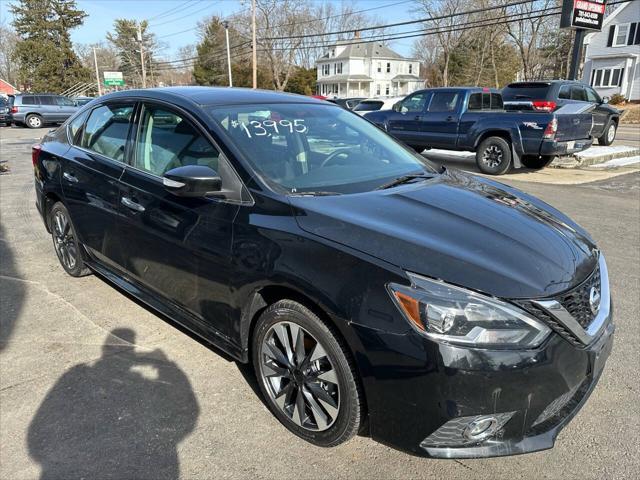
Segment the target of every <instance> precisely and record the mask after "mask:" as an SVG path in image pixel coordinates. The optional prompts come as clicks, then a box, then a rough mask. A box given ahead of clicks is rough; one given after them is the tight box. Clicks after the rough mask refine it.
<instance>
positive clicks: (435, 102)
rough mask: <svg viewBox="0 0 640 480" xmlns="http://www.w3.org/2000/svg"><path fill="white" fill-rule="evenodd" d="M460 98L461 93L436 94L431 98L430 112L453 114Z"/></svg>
mask: <svg viewBox="0 0 640 480" xmlns="http://www.w3.org/2000/svg"><path fill="white" fill-rule="evenodd" d="M459 98H460V93H459V92H436V93H434V94H433V97H432V98H431V103H430V104H429V112H432V113H435V112H453V111H455V109H456V105H457V104H458V99H459Z"/></svg>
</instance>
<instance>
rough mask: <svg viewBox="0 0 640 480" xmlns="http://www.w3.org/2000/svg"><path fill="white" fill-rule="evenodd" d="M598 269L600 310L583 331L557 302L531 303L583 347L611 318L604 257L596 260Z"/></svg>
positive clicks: (538, 301) (533, 301)
mask: <svg viewBox="0 0 640 480" xmlns="http://www.w3.org/2000/svg"><path fill="white" fill-rule="evenodd" d="M598 264H599V267H600V309H599V310H598V314H597V315H596V317H595V318H594V319H593V321H592V322H591V323H590V324H589V326H588V327H587V328H586V329H584V328H582V326H581V325H580V324H579V323H578V321H577V320H576V319H575V318H573V316H572V315H571V314H570V313H569V312H568V311H567V310H566V309H565V308H564V307H563V306H562V304H561V303H560V302H558V301H557V300H532V303H534V304H536V305H538V306H539V307H542V308H544V309H545V310H547V311H548V312H549V313H550V314H552V315H553V316H554V317H555V318H557V319H558V320H559V321H560V322H562V324H563V325H564V326H565V327H567V328H568V329H569V331H570V332H571V333H572V334H573V335H575V336H576V337H577V338H578V340H580V342H582V343H583V344H585V345H588V344H589V343H591V342H592V341H593V340H594V339H595V338H596V337H597V336H598V334H599V333H600V331H601V330H602V328H603V327H604V326H605V325H606V324H607V323H608V321H609V319H610V317H611V292H610V290H609V272H608V270H607V262H606V261H605V259H604V255H602V254H600V258H599V259H598Z"/></svg>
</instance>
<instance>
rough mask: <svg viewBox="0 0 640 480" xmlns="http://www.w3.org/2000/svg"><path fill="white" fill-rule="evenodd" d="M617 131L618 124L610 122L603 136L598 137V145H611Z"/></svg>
mask: <svg viewBox="0 0 640 480" xmlns="http://www.w3.org/2000/svg"><path fill="white" fill-rule="evenodd" d="M617 131H618V125H616V122H611V123H609V125H608V126H607V128H606V130H605V131H604V133H603V134H602V136H601V137H600V138H598V145H611V144H612V143H613V141H614V140H615V139H616V133H617Z"/></svg>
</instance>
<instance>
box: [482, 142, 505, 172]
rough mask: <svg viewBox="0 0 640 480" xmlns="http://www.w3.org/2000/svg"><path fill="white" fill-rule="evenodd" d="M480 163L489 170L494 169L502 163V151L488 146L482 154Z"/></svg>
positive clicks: (493, 146)
mask: <svg viewBox="0 0 640 480" xmlns="http://www.w3.org/2000/svg"><path fill="white" fill-rule="evenodd" d="M482 163H484V164H485V165H486V166H487V167H489V168H496V167H497V166H498V165H500V164H501V163H502V149H501V148H500V147H498V146H496V145H489V146H488V147H487V148H485V149H484V152H483V153H482Z"/></svg>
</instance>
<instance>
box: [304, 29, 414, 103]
mask: <svg viewBox="0 0 640 480" xmlns="http://www.w3.org/2000/svg"><path fill="white" fill-rule="evenodd" d="M356 41H357V38H356ZM346 43H347V42H338V43H336V45H334V46H333V47H331V48H330V49H329V51H328V52H327V53H325V54H324V55H323V56H322V57H321V58H319V59H318V60H317V62H316V68H317V72H318V75H317V78H318V87H317V89H316V91H317V93H318V94H319V95H324V96H327V97H338V98H348V97H395V96H400V95H406V94H408V93H411V92H413V91H415V90H418V89H420V88H423V87H424V80H423V79H421V78H420V62H418V60H416V59H415V58H405V57H403V56H402V55H400V54H398V53H396V52H394V51H393V50H391V49H390V48H389V47H387V46H385V45H382V44H381V43H355V44H352V45H347V44H346Z"/></svg>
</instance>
